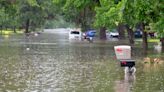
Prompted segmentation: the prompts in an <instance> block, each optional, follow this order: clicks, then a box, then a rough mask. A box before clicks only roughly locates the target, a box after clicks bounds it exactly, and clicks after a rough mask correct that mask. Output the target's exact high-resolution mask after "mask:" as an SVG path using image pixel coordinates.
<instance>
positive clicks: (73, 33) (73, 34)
mask: <svg viewBox="0 0 164 92" xmlns="http://www.w3.org/2000/svg"><path fill="white" fill-rule="evenodd" d="M81 39H82V32H81V31H79V30H70V31H69V40H81Z"/></svg>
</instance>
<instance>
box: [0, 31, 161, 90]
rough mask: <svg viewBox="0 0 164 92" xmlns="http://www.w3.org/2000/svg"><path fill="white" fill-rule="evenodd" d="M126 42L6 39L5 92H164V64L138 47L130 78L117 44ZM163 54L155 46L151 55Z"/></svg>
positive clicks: (0, 45) (54, 35)
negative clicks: (148, 61)
mask: <svg viewBox="0 0 164 92" xmlns="http://www.w3.org/2000/svg"><path fill="white" fill-rule="evenodd" d="M120 44H127V42H126V41H119V40H115V41H112V40H108V41H98V40H95V41H94V42H93V43H89V42H87V41H69V40H68V33H67V32H66V31H64V32H61V31H52V30H48V31H46V32H44V33H41V34H39V35H38V36H33V35H31V36H30V37H26V36H24V35H16V36H15V35H10V36H0V92H164V64H161V63H159V64H144V63H143V58H144V57H146V55H144V54H143V53H142V48H141V47H140V46H141V45H140V44H139V43H137V44H136V45H135V46H133V50H132V57H133V58H134V59H135V60H136V69H137V71H136V73H135V74H134V75H126V74H124V71H123V68H122V67H120V65H119V61H117V60H116V59H115V54H114V50H113V46H115V45H120ZM149 56H150V57H154V58H156V57H157V58H160V59H161V60H163V55H162V54H160V53H158V52H157V51H154V50H153V48H150V49H149V51H148V56H147V57H149Z"/></svg>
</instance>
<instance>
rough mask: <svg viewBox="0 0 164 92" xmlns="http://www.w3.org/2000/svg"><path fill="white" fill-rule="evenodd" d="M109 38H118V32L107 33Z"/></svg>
mask: <svg viewBox="0 0 164 92" xmlns="http://www.w3.org/2000/svg"><path fill="white" fill-rule="evenodd" d="M109 36H110V37H118V36H119V33H118V32H110V33H109Z"/></svg>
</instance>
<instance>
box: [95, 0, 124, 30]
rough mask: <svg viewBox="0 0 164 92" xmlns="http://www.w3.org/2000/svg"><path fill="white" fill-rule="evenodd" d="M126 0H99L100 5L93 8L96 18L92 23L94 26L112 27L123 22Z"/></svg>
mask: <svg viewBox="0 0 164 92" xmlns="http://www.w3.org/2000/svg"><path fill="white" fill-rule="evenodd" d="M125 3H126V0H121V1H120V2H118V3H115V0H100V6H97V7H96V8H95V10H96V20H95V23H94V25H95V26H96V27H101V26H104V27H108V28H113V27H116V26H117V25H118V23H120V22H123V18H122V17H123V10H124V7H125Z"/></svg>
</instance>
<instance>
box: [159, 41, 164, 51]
mask: <svg viewBox="0 0 164 92" xmlns="http://www.w3.org/2000/svg"><path fill="white" fill-rule="evenodd" d="M160 41H161V46H162V53H164V38H161V39H160Z"/></svg>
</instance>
